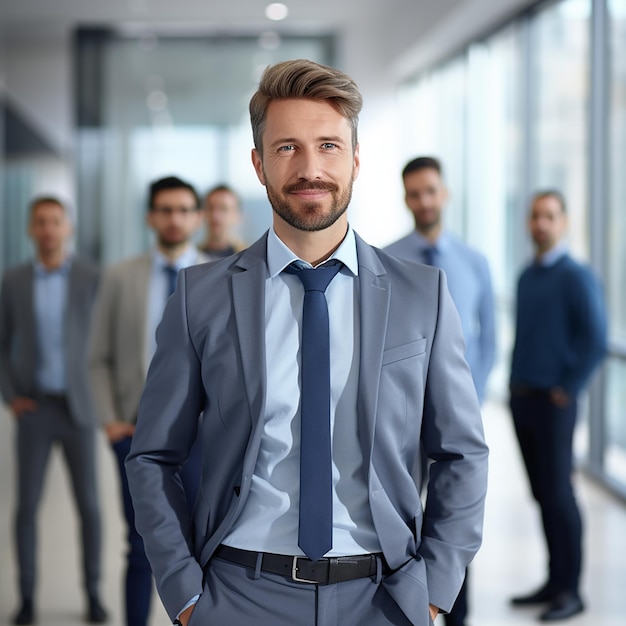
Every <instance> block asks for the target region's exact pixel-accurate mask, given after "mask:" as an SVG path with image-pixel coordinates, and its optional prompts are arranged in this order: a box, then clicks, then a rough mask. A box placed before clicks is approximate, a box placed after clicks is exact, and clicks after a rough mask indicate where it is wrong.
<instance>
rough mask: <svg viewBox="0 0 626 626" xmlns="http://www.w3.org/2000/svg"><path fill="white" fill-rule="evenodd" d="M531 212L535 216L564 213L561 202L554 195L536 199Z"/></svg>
mask: <svg viewBox="0 0 626 626" xmlns="http://www.w3.org/2000/svg"><path fill="white" fill-rule="evenodd" d="M530 213H531V216H533V217H535V216H539V215H545V216H551V217H558V216H560V215H564V214H563V209H562V207H561V203H560V202H559V201H558V200H557V199H556V198H555V197H554V196H545V197H544V198H538V199H537V200H535V202H534V203H533V206H532V209H531V212H530Z"/></svg>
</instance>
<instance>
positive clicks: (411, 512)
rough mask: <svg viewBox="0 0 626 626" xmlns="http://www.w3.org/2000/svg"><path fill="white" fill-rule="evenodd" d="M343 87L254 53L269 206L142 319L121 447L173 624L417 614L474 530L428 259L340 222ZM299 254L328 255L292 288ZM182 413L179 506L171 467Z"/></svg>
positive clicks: (463, 370)
mask: <svg viewBox="0 0 626 626" xmlns="http://www.w3.org/2000/svg"><path fill="white" fill-rule="evenodd" d="M361 104H362V100H361V95H360V93H359V91H358V89H357V87H356V85H355V83H354V81H353V80H352V79H351V78H350V77H349V76H347V75H345V74H343V73H342V72H339V71H338V70H335V69H333V68H329V67H326V66H322V65H318V64H317V63H313V62H310V61H305V60H298V61H287V62H284V63H279V64H277V65H275V66H271V67H269V68H268V69H266V71H265V73H264V74H263V77H262V78H261V84H260V86H259V89H258V91H257V92H256V93H255V95H254V96H253V97H252V100H251V102H250V114H251V120H252V129H253V137H254V145H255V148H254V149H253V151H252V161H253V165H254V167H255V170H256V173H257V176H258V178H259V180H260V182H261V183H262V184H263V185H264V186H265V187H266V190H267V195H268V198H269V200H270V203H271V205H272V208H273V210H274V214H273V225H272V227H271V228H270V230H269V231H268V232H267V233H266V234H265V235H264V236H263V237H262V238H261V239H260V240H258V241H257V242H256V243H255V244H253V245H252V246H251V247H250V248H248V249H247V250H246V251H243V252H241V253H239V254H237V255H235V256H233V257H229V258H227V259H224V260H222V261H217V262H215V263H213V264H210V265H207V266H202V267H197V268H190V269H188V270H185V271H184V272H183V274H182V276H181V278H180V280H179V282H178V287H177V290H176V293H175V295H174V296H173V298H172V299H171V300H170V302H169V303H168V305H167V307H166V310H165V314H164V317H163V321H162V323H161V326H160V328H159V330H158V332H157V343H158V348H157V352H156V354H155V357H154V359H153V361H152V364H151V366H150V371H149V374H148V380H147V384H146V389H145V391H144V394H143V397H142V400H141V405H140V409H139V419H138V422H137V429H136V431H135V435H134V438H133V446H132V449H131V452H130V455H129V456H128V459H127V469H128V475H129V482H130V486H131V492H132V495H133V501H134V504H135V510H136V513H137V527H138V529H139V532H140V533H141V534H142V535H143V537H144V541H145V545H146V551H147V554H148V557H149V559H150V562H151V564H152V568H153V571H154V573H155V577H156V581H157V588H158V590H159V593H160V595H161V598H162V600H163V603H164V605H165V608H166V610H167V612H168V614H169V615H170V617H171V619H172V620H173V621H175V623H180V624H183V626H195V625H201V624H228V625H229V626H243V625H248V624H259V625H267V626H270V625H271V626H293V625H294V624H298V626H313V625H316V626H322V625H323V626H326V625H330V624H332V625H334V626H357V625H358V626H384V625H386V624H394V625H408V624H413V625H417V626H427V625H428V624H431V623H432V620H433V619H434V618H435V616H436V614H437V613H438V612H440V611H444V612H445V611H449V610H450V608H451V607H452V604H453V602H454V599H455V597H456V595H457V593H458V590H459V588H460V586H461V583H462V580H463V574H464V571H465V567H466V566H467V564H468V562H469V561H470V560H471V559H472V557H473V555H474V554H475V552H476V551H477V549H478V547H479V545H480V541H481V532H482V517H483V505H484V497H485V491H486V477H487V448H486V445H485V442H484V437H483V432H482V424H481V418H480V411H479V406H478V401H477V398H476V392H475V390H474V385H473V383H472V378H471V374H470V371H469V368H468V366H467V363H466V362H465V359H464V357H463V353H464V342H463V338H462V331H461V326H460V322H459V318H458V315H457V313H456V310H455V308H454V305H453V304H452V300H451V298H450V295H449V293H448V290H447V287H446V281H445V275H444V274H443V272H441V271H440V270H438V269H435V268H433V267H427V266H423V265H416V264H413V263H411V262H408V261H402V260H399V259H396V258H393V257H391V256H389V255H387V254H386V253H384V252H382V251H380V250H377V249H375V248H372V247H371V246H369V245H367V244H366V243H364V242H363V241H362V240H361V239H360V238H359V237H358V236H357V235H356V233H354V231H353V230H352V229H351V227H350V225H349V224H348V219H347V213H346V209H347V207H348V204H349V201H350V196H351V190H352V184H353V181H354V180H355V179H356V177H357V175H358V172H359V146H358V143H357V121H358V114H359V111H360V109H361ZM292 264H293V265H292ZM294 265H295V267H294ZM337 272H338V273H337ZM318 273H322V274H328V275H330V276H332V275H334V274H336V275H334V278H332V280H331V282H330V283H329V284H328V286H327V287H326V286H319V285H318V286H314V287H313V288H312V289H313V291H311V286H310V285H307V282H308V280H309V278H311V277H312V279H313V281H315V280H316V275H318ZM301 274H302V276H301ZM305 276H306V277H309V278H305ZM305 289H306V292H305ZM324 289H325V290H326V292H325V296H326V297H325V302H324V303H323V304H324V306H318V305H320V297H319V295H315V294H319V293H320V292H321V291H324ZM313 301H314V302H315V303H316V304H315V306H314V307H313V306H309V305H310V304H311V303H312V302H313ZM313 309H315V313H313ZM323 311H326V314H327V318H326V321H323ZM318 314H319V317H317V316H318ZM312 320H313V321H315V324H314V325H311V323H310V322H311V321H312ZM321 331H324V332H321ZM312 335H316V336H318V337H319V345H320V346H322V347H324V346H325V347H324V349H321V350H319V351H316V348H317V346H316V345H315V342H314V341H313V340H312ZM311 352H313V353H316V354H315V356H316V357H318V360H317V361H316V362H317V367H313V365H315V363H313V362H312V358H311V356H312V355H311ZM316 370H319V371H316ZM322 370H324V376H320V375H319V374H320V372H322ZM304 372H306V373H304ZM311 391H314V392H316V394H314V397H313V398H311V393H310V392H311ZM201 412H203V415H204V416H203V420H202V422H201V424H200V425H199V424H198V415H199V414H200V413H201ZM316 418H317V421H316V422H314V423H313V424H312V423H311V421H310V420H312V419H313V420H315V419H316ZM305 429H306V433H307V434H306V436H305V435H303V436H301V431H304V430H305ZM327 431H330V434H329V436H328V439H330V443H328V442H327V441H326V436H325V435H324V437H319V443H317V440H318V436H319V435H321V434H324V433H325V432H327ZM196 435H198V436H199V437H200V438H201V440H202V446H203V455H202V462H203V466H202V481H201V486H200V495H199V496H198V501H197V505H196V508H195V510H194V512H193V517H192V516H190V515H189V513H188V511H187V508H186V507H185V501H184V494H183V492H182V490H181V487H180V483H179V481H178V480H177V478H176V474H177V471H178V468H179V466H180V464H181V463H183V462H184V461H185V459H186V457H187V455H188V454H189V450H190V448H191V446H192V442H193V440H194V439H195V437H196ZM311 440H315V441H316V445H315V450H313V451H311V450H310V443H311ZM422 455H426V457H427V458H428V459H429V460H431V461H432V464H431V466H430V477H429V482H428V494H427V498H426V507H425V508H424V509H423V508H422V503H421V498H420V486H421V484H422V468H423V466H424V464H423V462H422ZM323 476H327V477H328V483H327V484H323V483H324V481H319V482H316V481H318V478H319V477H323ZM313 488H315V491H313ZM328 493H330V496H328ZM312 496H313V498H312ZM327 497H328V498H329V500H330V504H329V506H328V508H329V509H330V511H329V512H328V511H326V505H327V504H328V501H327V499H326V498H327ZM316 498H317V500H316ZM311 500H313V504H315V503H316V502H318V501H319V507H318V509H319V510H316V509H315V507H313V508H309V507H310V505H311ZM303 511H309V512H310V515H311V516H312V517H314V518H315V520H316V522H315V524H313V527H311V525H310V524H309V519H308V517H307V516H306V515H304V514H303ZM318 520H319V522H318ZM317 526H319V528H317ZM311 545H313V546H314V548H312V547H311ZM320 548H321V549H320Z"/></svg>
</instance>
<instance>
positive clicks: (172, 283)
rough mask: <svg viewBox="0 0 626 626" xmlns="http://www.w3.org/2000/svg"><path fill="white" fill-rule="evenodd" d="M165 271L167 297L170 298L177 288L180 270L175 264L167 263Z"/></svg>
mask: <svg viewBox="0 0 626 626" xmlns="http://www.w3.org/2000/svg"><path fill="white" fill-rule="evenodd" d="M163 271H164V272H165V275H166V276H167V281H168V282H167V297H168V298H169V297H170V296H171V295H172V294H173V293H174V290H175V289H176V278H177V276H178V270H177V269H176V268H175V267H174V266H173V265H165V266H164V267H163Z"/></svg>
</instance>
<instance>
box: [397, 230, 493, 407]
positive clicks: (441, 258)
mask: <svg viewBox="0 0 626 626" xmlns="http://www.w3.org/2000/svg"><path fill="white" fill-rule="evenodd" d="M432 245H433V244H432V243H431V242H430V241H429V240H428V239H426V238H425V237H423V236H422V235H421V234H420V233H419V232H417V231H415V230H414V231H413V232H412V233H410V234H409V235H407V236H406V237H404V238H402V239H400V240H399V241H396V242H395V243H392V244H391V245H390V246H387V247H386V248H385V252H388V253H389V254H392V255H394V256H397V257H399V258H401V259H406V260H408V261H414V262H417V263H424V260H425V255H426V250H427V249H428V248H430V247H431V246H432ZM434 264H435V265H436V266H437V267H440V268H441V269H442V270H444V271H445V273H446V276H447V279H448V287H449V289H450V294H451V295H452V300H453V301H454V304H455V305H456V308H457V310H458V312H459V317H460V318H461V325H462V327H463V334H464V336H465V343H466V349H465V358H466V359H467V362H468V364H469V366H470V369H471V370H472V377H473V379H474V385H475V387H476V393H477V394H478V398H479V400H480V401H481V402H482V401H483V400H484V397H485V388H486V386H487V377H488V376H489V372H490V371H491V368H492V367H493V362H494V359H495V347H496V331H495V310H494V306H495V305H494V297H493V289H492V286H491V275H490V272H489V266H488V264H487V259H485V257H484V256H483V255H482V254H480V252H478V251H477V250H474V249H472V248H470V247H469V246H468V245H467V244H466V243H464V242H463V241H462V240H461V239H459V238H458V237H456V236H454V235H453V234H452V233H450V232H448V231H443V232H442V233H441V235H440V236H439V238H438V240H437V242H436V243H435V250H434Z"/></svg>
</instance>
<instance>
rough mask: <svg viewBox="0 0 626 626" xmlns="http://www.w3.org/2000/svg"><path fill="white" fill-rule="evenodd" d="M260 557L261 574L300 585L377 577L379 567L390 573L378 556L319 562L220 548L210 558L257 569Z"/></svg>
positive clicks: (328, 559)
mask: <svg viewBox="0 0 626 626" xmlns="http://www.w3.org/2000/svg"><path fill="white" fill-rule="evenodd" d="M259 555H260V556H261V567H260V569H261V571H262V572H267V573H269V574H278V575H279V576H286V577H287V578H291V580H294V581H296V582H299V583H310V584H314V585H332V584H334V583H341V582H345V581H347V580H354V579H356V578H367V577H368V576H376V574H377V570H378V568H379V567H381V568H382V569H381V573H382V574H388V573H389V572H390V570H389V568H388V567H387V566H386V565H385V561H384V559H383V555H382V554H381V553H378V554H359V555H356V556H340V557H330V558H324V559H320V560H319V561H310V560H309V559H307V558H306V557H302V556H288V555H285V554H272V553H269V552H261V553H259V552H251V551H249V550H239V549H238V548H231V547H230V546H225V545H221V546H219V547H218V548H217V550H216V551H215V554H214V555H213V556H215V557H217V558H218V559H223V560H224V561H229V562H230V563H235V564H237V565H242V566H243V567H247V568H249V569H256V567H257V560H258V558H259ZM379 562H380V566H379V565H378V563H379Z"/></svg>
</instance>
